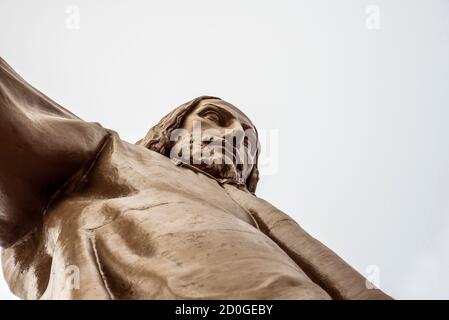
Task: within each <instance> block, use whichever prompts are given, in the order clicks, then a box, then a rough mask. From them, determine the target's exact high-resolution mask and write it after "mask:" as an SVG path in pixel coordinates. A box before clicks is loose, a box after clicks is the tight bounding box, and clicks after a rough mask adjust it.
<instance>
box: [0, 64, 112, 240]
mask: <svg viewBox="0 0 449 320" xmlns="http://www.w3.org/2000/svg"><path fill="white" fill-rule="evenodd" d="M106 136H107V131H106V130H105V129H104V128H102V127H101V126H100V125H98V124H93V123H87V122H84V121H82V120H81V119H79V118H78V117H76V116H75V115H73V114H72V113H70V112H69V111H67V110H65V109H64V108H62V107H61V106H59V105H58V104H56V103H55V102H53V101H51V100H50V99H49V98H48V97H46V96H45V95H43V94H42V93H40V92H39V91H37V90H36V89H34V88H33V87H31V86H30V85H29V84H28V83H26V82H25V80H23V79H22V78H21V77H20V76H19V75H18V74H17V73H16V72H15V71H14V70H13V69H12V68H11V67H10V66H9V65H8V64H7V63H6V62H5V61H4V60H3V59H1V58H0V142H1V143H0V246H1V247H8V246H10V245H12V244H13V243H14V242H16V241H17V240H18V239H20V238H21V237H22V236H23V235H25V234H26V233H28V232H29V231H30V230H32V229H33V228H34V227H35V226H36V225H37V224H38V223H40V221H41V219H42V216H43V214H44V212H45V210H46V208H47V206H48V205H49V204H50V203H51V200H52V199H53V198H54V197H55V196H56V194H57V193H58V190H60V189H61V188H62V187H63V185H64V184H65V183H66V182H67V181H68V179H69V178H70V177H71V176H72V175H74V174H75V173H76V172H77V171H78V170H81V169H82V168H83V166H86V165H87V164H88V163H89V162H90V161H91V160H92V159H93V157H94V156H95V155H96V153H97V151H98V149H99V147H100V146H101V144H102V141H103V140H104V138H105V137H106Z"/></svg>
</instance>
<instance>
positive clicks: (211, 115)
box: [201, 110, 223, 124]
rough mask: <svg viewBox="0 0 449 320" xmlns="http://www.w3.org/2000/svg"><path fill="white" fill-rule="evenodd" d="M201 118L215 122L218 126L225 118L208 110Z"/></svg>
mask: <svg viewBox="0 0 449 320" xmlns="http://www.w3.org/2000/svg"><path fill="white" fill-rule="evenodd" d="M201 116H202V117H203V118H205V119H208V120H211V121H213V122H215V123H216V124H221V123H222V122H223V118H222V117H221V115H220V114H219V113H218V112H216V111H213V110H208V111H206V112H204V113H203V114H202V115H201Z"/></svg>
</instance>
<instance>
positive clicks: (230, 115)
mask: <svg viewBox="0 0 449 320" xmlns="http://www.w3.org/2000/svg"><path fill="white" fill-rule="evenodd" d="M137 144H138V145H142V146H144V147H146V148H148V149H150V150H153V151H156V152H158V153H160V154H163V155H165V156H167V157H169V158H171V159H174V158H176V159H177V160H180V161H182V162H183V163H188V164H190V165H192V166H194V167H196V168H198V169H200V170H202V171H204V172H206V173H208V174H210V175H211V176H213V177H214V178H216V179H221V180H222V179H225V180H231V181H233V182H237V183H239V184H242V185H245V186H246V188H247V189H248V191H250V192H251V193H254V192H255V190H256V186H257V182H258V180H259V171H258V168H257V159H258V155H259V149H260V146H259V141H258V137H257V130H256V128H255V126H254V125H253V124H252V122H251V121H250V120H249V118H248V117H247V116H246V115H245V114H244V113H243V112H242V111H240V110H239V109H238V108H236V107H235V106H233V105H232V104H230V103H228V102H226V101H224V100H221V99H220V98H216V97H211V96H201V97H198V98H196V99H194V100H191V101H189V102H187V103H184V104H182V105H181V106H179V107H178V108H176V109H175V110H173V111H172V112H170V113H169V114H167V115H166V116H165V117H163V118H162V119H161V120H160V121H159V123H158V124H157V125H155V126H154V127H153V128H151V129H150V131H149V132H148V133H147V135H146V136H145V138H143V139H142V140H140V141H138V142H137Z"/></svg>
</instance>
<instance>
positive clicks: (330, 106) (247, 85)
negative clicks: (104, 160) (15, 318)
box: [0, 0, 449, 299]
mask: <svg viewBox="0 0 449 320" xmlns="http://www.w3.org/2000/svg"><path fill="white" fill-rule="evenodd" d="M70 5H76V6H77V7H76V8H79V10H80V11H79V12H80V20H79V22H80V25H79V26H80V28H79V29H70V27H73V26H74V24H73V23H76V19H75V20H73V19H70V17H69V16H70V14H73V13H74V12H75V11H76V9H75V11H74V10H73V8H72V9H69V12H68V13H67V12H66V10H67V8H69V6H70ZM368 5H374V6H377V7H375V8H378V9H379V14H380V15H379V18H380V20H378V21H380V25H379V27H380V28H379V29H374V30H372V29H369V28H367V19H368V26H372V24H370V23H372V20H370V19H369V17H371V18H372V16H371V15H370V14H371V13H372V11H369V13H368V14H367V12H366V8H367V6H368ZM369 10H371V9H369ZM72 17H73V16H72ZM67 19H69V20H68V21H67ZM67 23H68V24H67ZM67 26H68V27H69V28H67ZM0 55H1V56H2V57H3V58H4V59H5V60H6V61H8V62H9V64H11V65H12V66H13V67H14V68H15V69H16V70H17V71H18V72H19V73H20V74H21V75H22V76H23V77H24V78H25V79H27V80H28V81H29V82H30V83H31V84H32V85H34V86H35V87H37V88H38V89H39V90H41V91H42V92H44V93H45V94H47V95H48V96H49V97H51V98H53V99H54V100H56V101H57V102H59V103H60V104H62V105H63V106H65V107H67V108H68V109H70V110H71V111H72V112H74V113H75V114H77V115H78V116H80V117H82V118H84V119H85V120H89V121H97V122H100V123H101V124H102V125H103V126H105V127H108V128H111V129H114V130H116V131H117V132H119V133H120V135H121V136H122V138H123V139H125V140H127V141H130V142H134V141H136V140H138V139H140V138H141V137H142V136H143V135H144V134H145V133H146V131H147V130H148V129H149V128H150V127H151V126H152V125H153V124H155V123H156V122H157V121H158V120H159V119H160V118H161V117H162V116H163V115H165V114H166V113H168V112H169V111H170V110H171V109H173V108H174V107H176V106H178V105H179V104H181V103H183V102H185V101H187V100H190V99H192V98H194V97H196V96H199V95H202V94H209V95H216V96H219V97H222V98H223V99H225V100H228V101H229V102H231V103H233V104H235V105H236V106H238V107H240V108H241V109H242V110H243V111H244V112H245V113H247V114H248V115H249V117H250V118H251V119H252V120H253V122H254V123H255V124H256V126H257V127H258V128H259V130H261V131H264V130H266V131H268V130H278V133H279V144H278V152H272V153H271V154H270V160H271V165H272V166H271V167H270V168H271V169H273V168H274V169H276V167H277V170H275V172H274V173H273V174H270V175H264V176H262V178H261V182H260V187H259V191H258V195H259V196H261V197H263V198H265V199H266V200H268V201H270V202H272V203H273V204H274V205H276V206H278V207H279V208H281V209H282V210H284V211H285V212H286V213H288V214H290V215H291V216H293V217H294V218H295V219H296V220H297V221H298V222H299V223H300V224H301V225H302V226H303V227H304V228H305V229H306V230H308V231H309V232H310V233H311V234H312V235H314V236H315V237H316V238H318V239H319V240H321V241H322V242H324V243H325V244H326V245H328V246H329V247H330V248H332V249H333V250H334V251H335V252H336V253H338V254H339V255H340V256H342V257H343V258H344V259H345V260H347V261H348V262H349V263H350V264H351V265H353V266H354V267H355V268H356V269H358V270H359V271H360V272H362V273H363V274H365V275H368V276H369V275H372V274H371V273H370V272H371V271H370V270H372V269H371V268H372V267H370V266H373V265H374V266H376V267H377V268H378V269H377V270H379V279H380V287H381V288H382V289H384V290H385V291H386V292H387V293H389V294H391V295H392V296H393V297H395V298H404V299H406V298H446V299H448V298H449V289H448V287H449V286H448V284H449V275H448V273H447V270H449V197H448V194H449V165H448V163H449V126H448V122H449V59H448V57H449V1H448V0H439V1H438V0H413V1H412V0H402V1H400V0H388V1H386V0H384V1H379V0H377V1H376V0H372V1H363V0H340V1H333V0H328V1H324V0H310V1H297V0H296V1H293V0H292V1H260V0H259V1H234V0H233V1H229V0H228V1H210V0H209V1H192V0H191V1H181V0H179V1H173V0H171V1H166V0H164V1H162V0H160V1H151V2H150V1H124V0H120V1H117V0H115V1H111V0H108V1H106V0H105V1H98V0H96V1H92V0H91V1H87V0H85V1H66V0H53V1H49V0H43V1H39V2H38V1H23V0H0ZM265 151H267V150H265ZM268 153H269V152H268ZM276 164H277V166H276ZM270 168H266V170H265V172H268V171H270V170H268V169H270ZM2 298H6V299H8V298H13V296H12V295H11V294H10V293H9V291H8V289H7V287H6V285H5V284H4V283H3V278H1V277H0V299H2Z"/></svg>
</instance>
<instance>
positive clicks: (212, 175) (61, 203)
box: [0, 59, 390, 299]
mask: <svg viewBox="0 0 449 320" xmlns="http://www.w3.org/2000/svg"><path fill="white" fill-rule="evenodd" d="M0 80H1V81H0V108H1V118H0V136H1V157H0V245H1V246H2V247H3V250H2V265H3V271H4V275H5V279H6V281H7V283H8V284H9V287H10V289H11V291H12V292H13V293H14V294H16V295H17V296H19V297H21V298H23V299H390V297H389V296H388V295H386V294H384V293H383V292H382V291H380V290H378V289H376V288H374V289H369V288H368V287H367V285H366V280H365V278H364V277H363V276H361V275H360V274H359V273H358V272H356V271H355V270H354V269H353V268H351V267H350V266H349V265H348V264H346V263H345V262H344V261H343V260H342V259H341V258H339V257H338V256H337V255H336V254H335V253H333V252H332V251H331V250H329V249H328V248H327V247H325V246H324V245H323V244H321V243H320V242H319V241H317V240H315V239H314V238H312V237H311V236H310V235H309V234H307V233H306V232H305V231H304V230H303V229H302V228H301V227H300V226H299V225H298V224H297V223H296V222H295V221H293V220H292V219H291V218H290V217H289V216H288V215H286V214H285V213H283V212H281V211H280V210H278V209H276V208H275V207H273V206H272V205H271V204H269V203H268V202H266V201H264V200H262V199H260V198H258V197H257V196H255V195H254V193H255V190H256V185H257V181H258V169H257V155H258V151H259V146H258V142H257V133H256V131H255V127H254V125H253V124H252V123H251V121H250V120H249V119H248V118H247V117H246V116H245V115H244V114H243V113H242V112H241V111H240V110H239V109H237V108H236V107H234V106H232V105H231V104H229V103H227V102H225V101H223V100H220V99H218V98H214V97H199V98H197V99H194V100H192V101H190V102H188V103H185V104H183V105H181V106H180V107H178V108H177V109H175V110H174V111H172V112H171V113H170V114H168V115H167V116H166V117H164V118H163V119H162V120H161V121H160V122H159V124H157V125H156V126H155V127H153V128H152V129H151V130H150V131H149V132H148V134H147V135H146V136H145V137H144V138H143V139H142V140H140V141H139V142H138V143H136V144H130V143H127V142H125V141H123V140H121V139H120V137H119V136H118V135H117V133H115V132H114V131H111V130H108V129H104V128H103V127H101V126H100V125H99V124H96V123H88V122H85V121H83V120H81V119H79V118H78V117H76V116H75V115H73V114H72V113H70V112H69V111H67V110H66V109H64V108H62V107H61V106H59V105H58V104H56V103H55V102H53V101H51V100H50V99H49V98H47V97H46V96H45V95H43V94H42V93H40V92H39V91H37V90H36V89H34V88H33V87H31V86H30V85H29V84H27V83H26V82H25V81H24V80H23V79H22V78H21V77H20V76H19V75H17V73H16V72H14V71H13V70H12V68H11V67H10V66H8V65H7V64H6V63H5V62H4V61H3V60H1V59H0ZM194 123H199V124H201V125H202V128H201V133H204V132H205V131H206V130H209V132H215V134H208V135H205V137H206V140H207V142H209V143H212V142H218V143H220V144H222V143H226V142H228V134H229V132H231V133H232V135H231V136H232V137H231V138H232V140H233V141H234V139H235V140H236V141H238V144H239V147H238V148H235V147H234V148H232V149H231V150H232V151H231V152H230V153H228V152H227V151H226V150H225V148H223V147H222V146H218V145H215V146H217V148H211V147H210V146H209V145H206V144H204V141H203V140H204V139H203V140H201V141H200V142H199V143H198V144H197V145H195V143H194V142H193V141H192V139H190V138H189V136H188V135H187V138H186V136H184V137H181V138H179V137H178V138H179V139H178V140H176V141H174V140H173V139H172V136H173V133H174V132H175V131H176V130H178V129H183V130H184V132H187V133H189V134H192V133H193V131H194V128H193V124H194ZM246 131H249V132H253V133H254V134H253V137H252V138H253V139H246V138H245V134H244V133H245V132H246ZM239 137H240V138H239ZM241 137H243V138H241ZM251 140H252V141H251ZM208 148H209V149H208ZM237 149H239V150H240V151H241V150H243V151H245V152H244V153H243V154H244V155H243V156H242V153H241V152H240V151H239V150H237ZM173 150H174V151H173ZM181 150H187V151H193V153H190V155H189V156H187V157H184V158H176V157H173V153H174V155H175V156H176V155H179V154H180V151H181ZM195 150H196V151H195ZM220 150H221V151H220ZM199 151H208V153H207V156H206V157H203V154H204V153H202V152H199ZM222 151H223V152H222ZM195 152H196V153H197V154H198V152H199V154H200V156H199V160H200V161H195V159H193V161H191V160H192V159H191V158H192V154H195ZM220 157H224V158H225V159H228V160H229V159H231V161H230V162H229V161H227V162H225V163H224V164H223V163H220V162H219V161H215V160H217V159H218V158H220ZM175 158H176V159H175ZM238 159H240V160H241V161H237V160H238ZM196 160H198V159H196ZM68 270H69V271H68ZM73 270H75V271H77V272H79V275H78V278H77V279H76V280H77V282H78V283H77V284H74V283H73V281H72V282H71V281H67V278H68V277H69V276H71V275H73V274H72V273H71V271H73ZM72 280H73V279H72Z"/></svg>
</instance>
